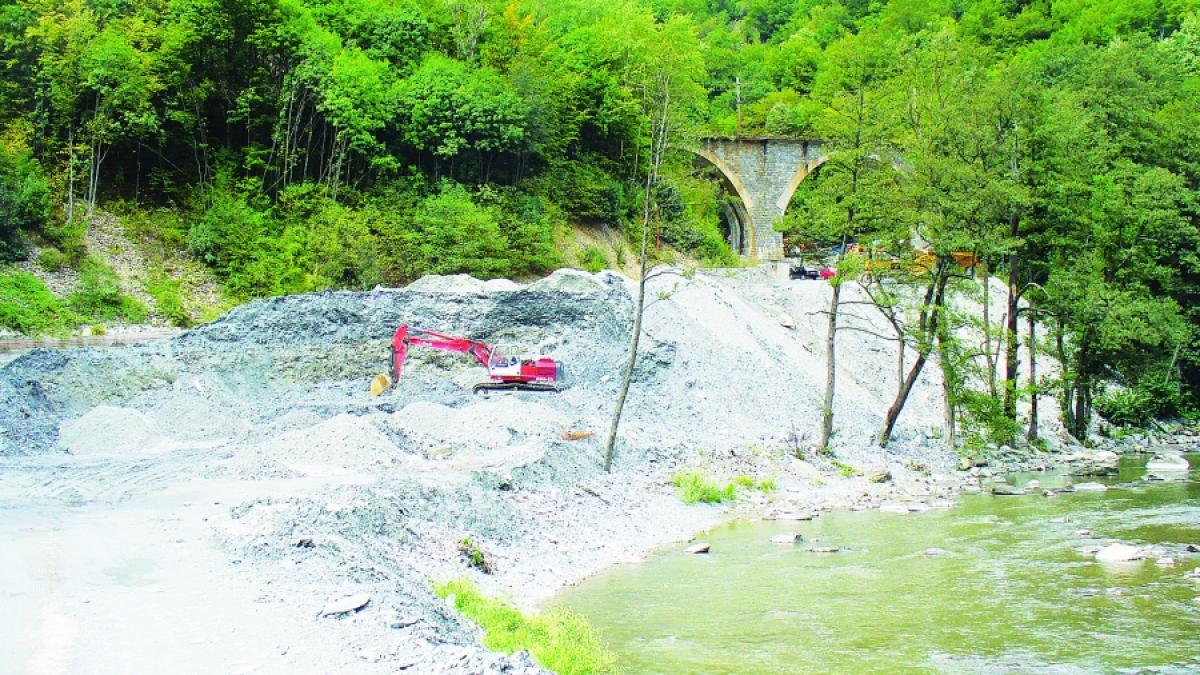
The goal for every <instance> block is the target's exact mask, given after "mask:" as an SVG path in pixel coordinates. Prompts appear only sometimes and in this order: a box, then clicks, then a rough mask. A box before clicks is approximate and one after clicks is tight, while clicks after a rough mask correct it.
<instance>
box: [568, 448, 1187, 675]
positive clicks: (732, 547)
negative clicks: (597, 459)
mask: <svg viewBox="0 0 1200 675" xmlns="http://www.w3.org/2000/svg"><path fill="white" fill-rule="evenodd" d="M1147 459H1148V457H1147V456H1145V455H1140V456H1139V455H1126V456H1123V457H1122V458H1121V460H1120V462H1119V472H1118V474H1117V475H1110V476H1104V477H1087V478H1072V477H1071V476H1069V475H1068V474H1065V473H1062V472H1058V471H1051V472H1035V473H1018V474H1013V475H1011V476H1010V477H1009V478H1010V480H1011V481H1013V483H1015V484H1017V485H1024V484H1026V483H1029V482H1031V481H1035V480H1036V481H1038V482H1039V483H1040V486H1039V487H1041V488H1050V489H1051V490H1052V492H1051V495H1053V496H1052V497H1050V498H1047V497H1044V496H1043V492H1042V490H1041V489H1039V490H1036V491H1033V492H1031V493H1030V494H1028V495H1027V496H1020V497H1013V496H993V495H990V494H976V495H962V496H961V498H960V500H959V501H960V504H959V505H958V506H956V507H955V508H953V509H948V510H933V511H930V512H928V513H922V514H913V515H907V516H900V515H896V514H894V513H888V512H880V511H863V512H850V511H844V510H839V511H832V512H829V513H827V514H826V515H824V516H823V517H821V518H818V519H816V520H814V521H811V522H803V523H793V522H782V521H777V522H771V521H752V522H746V521H739V522H736V523H731V524H728V525H724V526H721V527H718V528H716V529H714V530H713V531H711V532H708V533H706V535H705V542H706V543H707V545H708V546H709V549H710V551H711V552H710V553H709V554H708V555H704V556H696V555H690V554H688V553H687V552H686V550H685V549H684V547H682V546H672V547H667V548H666V549H664V550H663V551H660V552H659V553H657V554H656V555H654V556H652V557H651V558H650V559H648V560H646V561H644V562H642V563H639V564H636V565H626V566H620V567H617V568H613V569H611V570H608V571H606V572H604V573H602V574H600V575H598V576H597V577H596V578H593V579H590V580H588V581H586V582H584V583H582V584H580V585H579V587H577V588H573V589H570V590H568V591H566V592H564V593H563V594H561V595H559V596H557V597H556V598H555V599H554V601H553V603H552V605H551V606H552V607H554V608H555V609H558V610H562V609H567V610H570V611H575V612H577V613H579V614H581V615H582V616H583V617H585V618H586V619H588V620H589V621H591V622H592V624H593V626H594V628H595V630H596V632H597V634H598V635H599V636H600V637H601V638H602V639H604V640H605V641H606V643H607V644H608V645H609V648H610V649H611V650H612V651H613V652H615V654H616V656H617V658H618V659H619V660H620V662H621V663H622V664H623V665H624V666H625V667H626V668H627V669H628V670H629V671H630V672H639V673H641V672H645V673H672V672H727V671H728V672H733V671H736V672H739V673H763V674H766V673H779V672H793V671H799V672H892V671H894V670H896V668H897V667H898V666H897V664H901V665H900V666H899V667H901V668H902V669H907V670H919V671H922V672H946V673H958V672H989V673H993V672H1004V673H1008V672H1013V673H1018V672H1019V673H1026V672H1031V671H1037V672H1116V671H1120V672H1125V671H1129V672H1156V673H1189V672H1195V670H1196V668H1197V666H1200V651H1198V650H1197V649H1196V647H1195V645H1194V644H1193V643H1194V640H1192V639H1191V638H1192V636H1193V634H1194V632H1195V625H1196V620H1197V618H1200V596H1198V595H1197V593H1198V592H1200V585H1198V582H1197V581H1196V579H1195V578H1193V577H1194V573H1193V569H1194V568H1196V567H1197V565H1198V564H1200V481H1198V479H1200V455H1198V454H1192V455H1191V456H1190V461H1191V466H1192V470H1191V471H1190V474H1189V472H1186V471H1176V472H1174V473H1173V474H1172V475H1171V476H1170V478H1169V479H1167V480H1148V479H1147V476H1149V474H1148V473H1147V469H1146V461H1147ZM1073 480H1074V481H1075V482H1080V483H1081V481H1083V480H1087V481H1088V482H1095V483H1096V484H1097V485H1101V486H1104V487H1105V488H1106V489H1105V490H1100V489H1095V490H1083V489H1080V490H1078V491H1076V492H1070V491H1061V489H1062V488H1064V487H1065V486H1066V485H1067V484H1069V483H1071V482H1072V481H1073ZM794 537H797V538H798V540H797V541H795V542H793V541H792V539H793V538H794ZM1097 550H1100V551H1108V552H1112V551H1117V552H1120V551H1122V550H1132V551H1136V552H1137V555H1136V557H1135V559H1130V560H1129V561H1125V560H1124V559H1121V560H1117V559H1115V558H1114V557H1113V556H1111V555H1105V554H1104V553H1101V554H1100V555H1097V554H1096V553H1095V552H1096V551H1097ZM716 608H719V609H716Z"/></svg>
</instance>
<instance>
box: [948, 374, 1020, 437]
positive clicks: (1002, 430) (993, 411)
mask: <svg viewBox="0 0 1200 675" xmlns="http://www.w3.org/2000/svg"><path fill="white" fill-rule="evenodd" d="M958 399H959V405H960V406H962V410H963V428H964V429H965V430H966V433H965V434H964V443H965V446H966V449H969V450H978V449H979V448H981V447H982V446H983V445H985V444H987V443H994V444H996V445H1003V444H1005V443H1011V442H1012V439H1014V438H1016V437H1017V436H1018V435H1019V434H1020V433H1021V425H1020V424H1019V423H1018V422H1017V421H1016V420H1014V419H1012V418H1010V417H1008V416H1007V415H1005V414H1004V400H1003V398H1001V397H999V396H992V395H991V394H989V393H987V392H983V391H975V390H973V389H965V388H964V389H963V390H962V391H960V392H959V396H958Z"/></svg>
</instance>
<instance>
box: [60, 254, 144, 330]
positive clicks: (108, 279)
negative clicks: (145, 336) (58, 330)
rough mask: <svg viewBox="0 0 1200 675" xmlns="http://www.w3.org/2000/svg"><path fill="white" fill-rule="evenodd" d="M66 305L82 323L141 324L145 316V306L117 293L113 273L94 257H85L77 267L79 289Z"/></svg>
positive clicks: (116, 280)
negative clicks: (115, 322) (120, 322)
mask: <svg viewBox="0 0 1200 675" xmlns="http://www.w3.org/2000/svg"><path fill="white" fill-rule="evenodd" d="M67 304H68V305H69V306H70V307H71V309H73V310H74V311H75V313H76V314H78V315H79V316H80V318H81V320H85V321H114V320H123V321H125V322H127V323H142V322H144V321H145V320H146V314H147V311H146V306H145V305H143V304H142V303H140V302H138V301H137V300H135V299H134V298H131V297H129V296H128V295H125V294H124V293H122V292H121V283H120V280H119V279H117V274H116V272H113V271H112V270H111V269H109V267H108V265H105V264H104V262H103V261H101V260H99V259H97V258H85V259H84V261H83V263H82V264H81V265H80V266H79V287H78V289H77V290H76V291H75V292H74V293H72V294H71V295H70V296H69V297H68V298H67Z"/></svg>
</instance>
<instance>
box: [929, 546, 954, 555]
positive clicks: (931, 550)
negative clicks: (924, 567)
mask: <svg viewBox="0 0 1200 675" xmlns="http://www.w3.org/2000/svg"><path fill="white" fill-rule="evenodd" d="M947 553H949V551H947V550H946V549H944V548H938V547H936V546H934V547H931V548H927V549H925V555H931V556H932V555H946V554H947Z"/></svg>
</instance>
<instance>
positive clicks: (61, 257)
mask: <svg viewBox="0 0 1200 675" xmlns="http://www.w3.org/2000/svg"><path fill="white" fill-rule="evenodd" d="M69 262H70V260H69V259H68V258H67V254H65V253H63V252H62V251H60V250H58V249H56V248H53V247H51V248H44V249H42V250H41V251H40V252H38V256H37V263H38V267H41V268H42V269H44V270H46V271H47V272H58V271H60V270H62V269H63V268H64V267H66V266H67V263H69Z"/></svg>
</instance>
